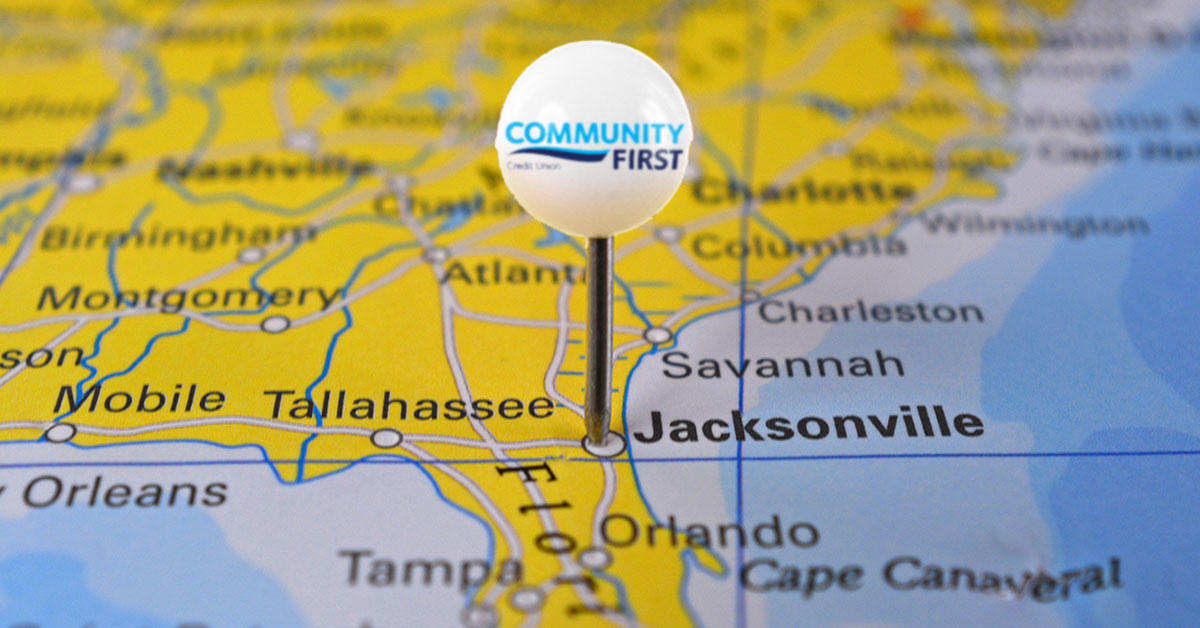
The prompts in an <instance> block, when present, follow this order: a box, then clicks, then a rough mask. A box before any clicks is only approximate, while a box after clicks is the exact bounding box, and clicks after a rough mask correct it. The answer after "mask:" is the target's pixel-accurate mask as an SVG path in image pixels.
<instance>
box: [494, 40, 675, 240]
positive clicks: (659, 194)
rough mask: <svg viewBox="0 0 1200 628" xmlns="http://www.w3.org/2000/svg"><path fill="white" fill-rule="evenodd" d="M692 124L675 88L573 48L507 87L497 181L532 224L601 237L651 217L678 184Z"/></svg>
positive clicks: (638, 59) (650, 72)
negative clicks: (501, 179) (500, 176)
mask: <svg viewBox="0 0 1200 628" xmlns="http://www.w3.org/2000/svg"><path fill="white" fill-rule="evenodd" d="M691 143H692V123H691V118H690V117H689V115H688V110H687V103H685V102H684V100H683V94H682V93H680V91H679V87H677V86H676V85H675V82H674V81H672V80H671V77H670V76H668V75H667V73H666V71H664V70H663V69H662V68H661V67H660V66H659V65H658V64H657V63H655V62H654V60H653V59H651V58H650V57H647V56H646V55H644V54H642V53H641V52H638V51H637V50H635V49H633V48H630V47H629V46H625V45H622V44H615V43H612V42H607V41H580V42H575V43H570V44H566V45H563V46H559V47H558V48H555V49H553V50H551V51H550V52H547V53H546V54H544V55H542V56H541V57H539V58H538V59H537V60H536V61H534V62H533V63H532V64H530V66H529V67H528V68H525V71H524V72H522V73H521V76H519V77H518V78H517V82H516V83H514V84H513V86H512V90H511V91H509V93H508V98H507V99H505V101H504V107H503V108H502V109H501V110H500V126H499V128H498V129H497V133H496V150H497V151H498V152H499V153H500V172H501V173H502V174H503V176H504V182H505V183H506V184H507V185H508V189H509V190H510V191H511V192H512V193H513V196H515V197H516V198H517V201H518V202H519V203H520V204H521V206H522V207H524V208H525V211H527V212H529V213H530V214H531V215H532V216H533V217H534V218H537V219H538V220H540V221H542V222H544V223H546V224H547V225H550V226H551V227H554V228H555V229H558V230H559V231H563V232H565V233H569V234H571V235H576V236H583V237H589V238H606V237H609V236H612V235H615V234H617V233H620V232H622V231H628V230H629V229H632V228H634V227H636V226H638V225H640V224H642V223H644V222H646V221H647V220H649V219H650V218H651V217H653V216H654V214H656V213H658V211H659V210H661V209H662V208H663V206H665V205H666V204H667V201H669V200H671V197H672V196H674V194H675V190H677V189H678V188H679V183H680V182H681V181H682V180H683V174H684V168H685V167H686V166H687V162H688V148H689V147H690V146H691Z"/></svg>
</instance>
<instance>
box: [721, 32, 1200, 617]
mask: <svg viewBox="0 0 1200 628" xmlns="http://www.w3.org/2000/svg"><path fill="white" fill-rule="evenodd" d="M1197 58H1198V56H1197V53H1196V52H1194V51H1192V52H1183V53H1180V54H1178V55H1176V56H1175V57H1174V58H1173V59H1170V60H1168V61H1165V62H1164V60H1163V59H1161V58H1159V59H1152V60H1150V61H1149V65H1145V64H1143V63H1142V62H1143V61H1145V60H1144V59H1143V60H1139V61H1137V62H1135V66H1136V67H1138V68H1142V69H1146V68H1148V70H1147V71H1148V72H1151V74H1149V76H1150V77H1151V78H1150V79H1149V80H1148V81H1146V82H1144V83H1142V84H1136V85H1132V86H1126V87H1127V88H1128V89H1127V91H1126V92H1124V93H1122V92H1121V91H1120V90H1117V89H1109V90H1102V91H1098V92H1097V93H1096V95H1095V99H1094V100H1095V104H1096V106H1097V108H1099V109H1105V110H1111V109H1113V108H1122V107H1123V108H1126V109H1137V110H1141V111H1161V112H1163V113H1166V114H1168V115H1170V116H1172V118H1173V122H1174V123H1176V125H1175V126H1174V127H1173V128H1172V130H1171V131H1169V132H1161V133H1158V134H1154V133H1147V132H1144V131H1143V132H1140V133H1131V132H1114V133H1111V134H1108V135H1101V136H1097V137H1096V138H1095V140H1096V141H1106V142H1112V143H1118V142H1119V143H1124V144H1126V145H1127V146H1128V147H1129V148H1130V149H1131V150H1132V151H1133V152H1134V155H1135V157H1133V158H1132V159H1130V160H1129V161H1128V162H1126V163H1123V164H1119V165H1116V166H1112V167H1109V168H1107V169H1104V170H1101V171H1099V173H1098V175H1097V176H1096V177H1094V178H1092V179H1091V180H1089V181H1088V183H1087V185H1086V186H1085V187H1084V188H1081V189H1080V190H1079V191H1078V192H1077V193H1075V194H1072V195H1070V196H1068V197H1066V198H1064V199H1061V200H1059V201H1056V202H1055V203H1054V204H1053V205H1052V206H1047V207H1040V208H1039V207H1030V208H1023V209H1022V208H1017V209H1015V210H1012V209H1011V208H1010V209H1009V210H1008V213H1015V212H1022V211H1029V212H1031V213H1034V214H1042V215H1046V214H1048V215H1060V216H1062V217H1064V218H1076V219H1082V218H1084V217H1087V216H1093V217H1125V218H1141V219H1144V220H1145V221H1146V222H1147V223H1148V224H1149V225H1150V233H1149V234H1148V235H1136V236H1129V235H1126V236H1122V237H1113V236H1109V235H1103V234H1097V235H1090V236H1087V237H1084V238H1076V239H1071V238H1061V239H1058V240H1056V241H1054V242H1053V243H1052V244H1047V241H1046V240H1045V239H1041V240H1038V239H1035V238H1020V237H1010V238H1006V239H1004V240H1001V242H1000V243H999V245H997V246H996V248H995V249H994V250H993V251H991V252H990V253H989V254H988V255H987V256H985V257H983V258H981V259H979V260H976V261H974V262H972V263H969V264H967V265H965V266H964V267H963V268H961V269H960V270H959V271H958V272H956V273H955V274H954V275H953V276H951V277H950V278H948V279H947V280H945V281H942V282H939V283H937V284H933V285H930V286H929V287H928V288H927V289H926V290H925V291H923V292H922V294H920V295H919V296H918V297H916V298H915V299H914V300H921V301H925V302H928V303H934V302H948V303H960V302H977V303H981V304H984V306H985V308H992V307H995V309H996V310H1001V311H1003V310H1004V309H1005V307H998V306H1000V305H1004V306H1008V304H1007V303H1005V304H997V303H993V301H994V298H993V295H992V294H991V293H992V292H993V291H994V289H995V287H996V286H1002V285H1012V284H1011V283H1005V282H1011V281H1012V279H1011V278H1012V277H1025V278H1027V279H1026V281H1027V284H1026V285H1025V286H1024V287H1021V288H1019V290H1020V292H1019V294H1018V295H1017V296H1016V299H1015V301H1012V303H1011V307H1007V313H1006V314H1005V316H1004V318H1003V320H1002V322H1000V324H999V326H998V329H997V327H996V326H995V325H989V326H988V331H987V332H972V331H971V330H967V331H963V332H958V331H955V332H950V333H963V334H971V333H976V334H980V333H986V334H990V336H985V337H980V336H978V335H976V336H974V337H972V336H968V335H963V336H953V335H948V333H947V332H946V331H945V330H941V331H937V332H936V333H930V332H927V331H926V330H914V329H908V330H897V329H896V328H895V327H892V328H890V329H887V330H882V329H864V328H863V327H864V326H858V327H857V328H856V327H855V326H846V327H845V328H838V329H835V330H832V331H830V333H829V334H828V335H827V336H826V337H825V339H824V340H823V341H822V343H821V344H820V346H819V347H818V348H817V349H816V350H814V351H813V352H812V354H813V355H852V354H863V353H864V352H865V351H867V350H869V349H872V348H874V347H875V346H877V345H880V346H886V347H887V348H888V350H889V352H891V353H896V354H899V355H903V356H921V357H920V359H918V360H913V361H911V362H908V363H906V364H908V365H909V367H910V369H911V370H912V373H910V374H908V376H907V377H906V378H905V379H904V381H903V382H898V381H893V382H881V381H875V382H864V383H857V382H838V383H837V384H836V387H834V386H832V385H823V384H822V383H821V382H817V383H814V382H813V381H810V380H805V379H798V380H792V381H788V380H783V381H780V382H775V383H770V384H767V385H766V386H764V387H762V388H761V389H760V390H759V401H758V403H757V404H756V405H755V406H754V407H748V408H747V409H746V412H747V415H748V416H760V417H769V416H793V417H794V416H801V415H797V414H796V413H797V412H803V411H808V410H809V409H813V410H814V411H815V412H816V413H820V412H822V411H825V410H827V409H828V408H831V407H845V408H847V411H849V410H850V409H851V408H879V410H880V411H883V410H886V409H887V408H888V407H889V406H890V407H891V408H892V410H891V411H893V412H894V411H895V409H894V408H895V406H896V404H898V403H914V404H915V403H923V402H925V400H928V399H936V400H937V401H938V402H941V403H945V404H947V405H948V406H949V405H954V406H955V407H964V408H966V409H967V410H972V409H974V410H975V411H979V412H981V414H982V415H983V416H984V417H986V420H987V421H988V423H989V425H993V426H1006V425H1007V426H1016V427H1017V429H1015V430H1012V429H1010V430H1008V431H1007V432H1006V433H1007V434H1009V435H1012V434H1019V433H1021V432H1024V433H1027V434H1028V435H1029V437H1031V439H1032V442H1031V443H1030V442H1024V443H1023V444H1022V443H1021V442H1020V439H1016V438H1015V437H1013V439H1010V440H1009V441H999V440H997V441H992V442H991V443H989V445H990V446H991V447H992V448H991V449H985V450H984V451H986V452H992V453H1000V454H1002V456H999V457H987V456H974V457H963V458H954V459H945V458H943V459H937V458H908V459H892V460H887V459H883V460H880V459H870V458H866V459H855V458H849V459H846V458H842V459H814V460H799V461H796V460H776V461H769V462H767V461H742V462H733V461H731V462H724V463H721V464H722V482H723V490H724V491H725V494H726V495H727V502H728V510H729V513H730V516H731V517H735V516H737V517H740V519H741V520H743V521H745V522H746V523H747V524H748V525H752V524H754V523H756V522H760V521H765V520H768V519H769V518H770V517H771V516H772V515H774V514H779V515H780V516H781V517H783V519H784V520H785V521H813V522H815V523H816V524H817V525H818V527H820V529H821V530H822V533H823V536H822V541H821V543H820V544H819V545H818V546H817V547H815V548H812V549H799V548H789V549H783V550H772V551H771V553H770V556H771V557H772V558H774V559H776V560H778V561H779V562H780V563H786V564H795V565H802V566H803V565H808V564H814V563H832V562H834V561H839V560H840V561H843V562H855V561H857V562H860V563H861V564H863V565H864V566H865V568H866V575H865V576H864V581H865V584H864V586H863V588H862V589H861V590H859V591H857V592H855V593H844V592H837V591H832V592H829V593H826V594H824V595H818V596H815V597H813V598H812V599H805V598H803V597H801V596H799V595H786V594H781V593H772V594H767V595H766V597H765V598H762V597H754V596H755V595H762V594H743V595H749V596H751V597H750V598H749V601H746V600H743V601H742V602H741V604H743V605H747V606H749V607H751V608H753V607H754V606H755V605H761V606H765V615H766V617H767V619H768V622H769V623H770V625H772V626H796V625H814V626H817V625H826V624H829V623H831V622H833V623H836V622H878V623H880V624H886V625H893V624H894V625H900V626H909V625H911V626H924V625H972V626H975V627H976V628H982V627H983V626H1011V625H1045V624H1060V623H1061V624H1065V625H1068V626H1079V627H1093V626H1095V627H1114V628H1115V627H1135V626H1136V627H1154V626H1163V627H1173V626H1185V625H1200V563H1198V562H1197V560H1196V557H1197V556H1200V534H1198V533H1197V532H1196V525H1197V520H1200V319H1198V318H1197V312H1200V168H1197V167H1196V162H1195V161H1192V162H1190V163H1189V162H1185V163H1182V164H1177V163H1166V162H1161V161H1153V162H1147V161H1144V160H1142V159H1140V158H1138V157H1136V153H1137V151H1138V150H1140V149H1141V145H1142V144H1143V143H1144V142H1145V141H1148V140H1161V141H1174V142H1179V143H1187V144H1191V145H1193V146H1195V145H1196V144H1197V142H1200V129H1187V128H1183V127H1182V126H1181V125H1178V122H1179V117H1178V113H1179V111H1180V107H1181V106H1183V105H1186V104H1189V103H1190V104H1192V105H1194V104H1195V103H1197V102H1200V62H1197ZM1135 75H1137V73H1136V72H1135ZM1114 95H1116V96H1114ZM1114 98H1119V99H1117V100H1114ZM1047 247H1049V248H1047ZM802 292H803V288H799V289H798V292H797V294H798V295H799V293H802ZM801 296H802V295H801ZM989 311H991V310H990V309H989ZM967 340H970V342H967ZM980 344H982V346H983V350H982V356H980V357H976V356H963V355H957V354H955V353H954V352H955V347H966V346H979V345H980ZM931 355H934V356H936V355H944V356H947V357H948V358H949V359H947V360H946V362H947V363H948V364H950V365H953V364H954V363H955V362H956V361H959V360H967V361H971V360H976V359H979V360H980V361H981V366H980V370H979V372H978V373H975V372H974V370H973V369H961V370H958V369H954V368H952V367H951V368H946V367H945V366H944V365H943V366H942V367H941V368H937V360H936V359H934V358H931V357H930V356H931ZM925 367H930V368H925ZM839 404H840V405H839ZM996 433H999V432H996ZM807 447H809V448H813V447H818V445H816V444H814V443H809V444H807ZM819 447H822V448H824V447H826V445H824V444H822V445H820V446H819ZM956 447H957V449H958V450H959V451H964V448H963V445H962V441H959V442H958V443H956V444H948V443H946V442H945V441H942V442H929V443H921V444H920V445H919V447H918V449H919V450H920V451H923V452H925V451H930V452H939V453H954V451H955V450H956ZM908 449H912V447H909V448H908ZM736 453H737V450H736V449H735V447H734V446H725V447H722V450H721V455H722V456H730V457H733V456H735V455H736ZM796 453H798V452H797V451H795V445H794V444H791V445H788V444H780V443H752V444H747V445H745V446H744V447H743V448H742V455H743V456H773V455H795V454H796ZM801 453H810V452H808V451H805V452H801ZM821 453H826V452H825V451H822V452H821ZM835 453H843V452H835ZM964 453H968V454H969V453H971V452H969V451H964ZM1031 454H1032V455H1031ZM739 483H740V485H739ZM845 487H855V488H854V490H853V491H847V490H846V488H845ZM975 530H995V531H996V532H995V533H993V534H991V535H988V534H982V535H980V534H978V533H976V532H974V531H975ZM964 531H966V532H964ZM980 537H981V538H990V537H1000V540H998V541H996V543H995V544H994V545H987V546H980V545H978V544H975V545H972V544H966V545H964V544H962V543H958V544H955V543H956V540H961V539H964V538H980ZM1013 538H1015V539H1018V541H1017V542H1015V544H1014V541H1012V539H1013ZM1022 538H1025V539H1027V541H1025V543H1026V545H1022V544H1021V543H1022V542H1021V541H1019V539H1022ZM894 539H906V540H905V541H904V544H905V546H904V547H898V546H897V543H896V542H895V541H894ZM912 539H919V540H917V541H913V540H912ZM1041 539H1048V543H1049V552H1050V553H1049V554H1045V553H1044V551H1045V550H1044V547H1045V545H1044V541H1042V540H1041ZM889 540H892V542H890V543H889ZM761 553H763V552H756V551H754V550H753V549H748V550H746V551H745V552H743V555H742V556H741V558H740V559H739V560H740V561H742V562H744V561H746V560H751V559H753V558H755V557H756V556H757V555H758V554H761ZM897 553H903V554H912V555H916V556H924V557H926V558H928V557H936V558H938V559H940V560H945V561H955V560H957V561H959V563H960V564H962V563H966V564H975V565H982V566H988V567H991V568H995V569H1002V568H1010V569H1018V570H1019V569H1021V568H1028V567H1029V566H1030V565H1032V564H1038V565H1040V566H1042V567H1044V568H1045V569H1047V570H1048V571H1049V572H1051V573H1054V572H1056V571H1062V570H1066V569H1071V568H1083V567H1086V566H1088V565H1099V564H1103V565H1109V564H1111V563H1110V561H1111V560H1112V559H1117V560H1118V561H1119V564H1120V582H1119V583H1112V582H1110V583H1108V587H1107V589H1106V590H1104V591H1102V592H1099V593H1093V594H1089V595H1078V592H1076V593H1075V594H1073V595H1072V596H1071V597H1070V598H1069V599H1067V600H1059V601H1057V602H1054V603H1052V604H1037V603H1034V602H1032V601H1028V600H1027V601H1024V602H1018V603H1002V602H1001V601H999V600H981V599H980V598H978V597H972V595H971V594H963V593H952V592H933V593H913V592H909V593H901V592H897V591H895V590H893V589H889V588H887V587H885V586H883V584H882V583H881V582H880V573H879V566H880V565H881V564H882V563H883V562H884V561H886V560H888V559H889V558H891V557H892V556H894V555H895V554H897ZM1022 564H1023V565H1024V567H1022V566H1021V565H1022ZM931 605H935V606H931ZM985 609H986V610H985ZM746 612H747V613H750V614H751V616H752V613H753V611H746ZM931 618H936V619H935V620H933V621H931ZM749 623H753V622H752V621H751V622H749Z"/></svg>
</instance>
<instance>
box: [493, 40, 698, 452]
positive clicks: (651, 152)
mask: <svg viewBox="0 0 1200 628" xmlns="http://www.w3.org/2000/svg"><path fill="white" fill-rule="evenodd" d="M691 143H692V123H691V117H690V116H689V114H688V109H687V103H686V102H684V100H683V94H682V93H680V91H679V87H678V86H676V85H675V81H673V80H671V77H670V76H669V75H667V73H666V71H664V70H663V69H662V67H660V66H659V65H658V64H657V63H655V62H654V60H653V59H651V58H650V57H647V56H646V55H644V54H642V53H641V52H638V51H637V50H635V49H633V48H630V47H629V46H625V45H622V44H616V43H612V42H607V41H580V42H574V43H570V44H566V45H563V46H559V47H558V48H555V49H553V50H551V51H550V52H547V53H546V54H544V55H542V56H541V57H538V59H537V60H535V61H534V62H533V63H532V64H530V65H529V67H528V68H525V71H524V72H522V73H521V76H519V77H517V82H516V83H514V84H513V86H512V89H511V90H510V91H509V92H508V97H507V98H506V99H505V101H504V107H503V108H502V109H501V110H500V126H499V128H498V129H497V133H496V150H497V152H499V154H500V172H501V173H502V174H503V176H504V182H505V183H506V184H507V185H508V189H509V190H510V191H511V192H512V193H513V196H515V197H516V199H517V201H518V202H519V203H520V204H521V206H522V207H524V208H525V211H527V212H529V214H530V215H532V216H533V217H534V218H537V219H538V220H540V221H542V222H544V223H546V224H547V225H549V226H551V227H553V228H555V229H558V230H559V231H562V232H564V233H568V234H570V235H574V236H580V237H584V238H587V240H588V242H587V291H588V314H587V352H588V353H587V387H586V392H585V404H584V420H585V422H586V423H587V437H586V439H585V441H584V446H585V447H587V448H588V449H589V451H592V452H593V453H597V452H602V451H607V449H609V448H606V447H605V441H606V440H607V437H608V434H609V423H610V421H611V418H612V393H611V390H612V362H613V360H612V318H613V298H612V297H613V269H612V266H613V239H612V237H613V236H614V235H616V234H618V233H621V232H623V231H628V230H630V229H633V228H634V227H637V226H638V225H641V224H642V223H644V222H646V221H647V220H650V218H651V217H653V216H654V215H655V214H657V213H658V212H659V210H661V209H662V208H663V206H665V205H666V204H667V201H669V200H671V197H672V196H674V195H675V191H676V190H677V189H678V188H679V184H680V182H681V181H682V180H683V176H684V171H685V169H686V168H687V164H688V148H689V147H690V146H691ZM589 445H590V447H589ZM613 453H614V454H615V453H617V452H613Z"/></svg>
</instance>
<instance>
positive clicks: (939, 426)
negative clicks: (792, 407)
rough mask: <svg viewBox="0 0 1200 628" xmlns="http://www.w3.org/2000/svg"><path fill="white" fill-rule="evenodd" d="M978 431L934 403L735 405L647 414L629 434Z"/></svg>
mask: <svg viewBox="0 0 1200 628" xmlns="http://www.w3.org/2000/svg"><path fill="white" fill-rule="evenodd" d="M951 436H965V437H968V438H976V437H979V436H983V419H981V418H979V417H978V416H976V415H974V414H970V413H967V412H962V413H957V414H954V413H950V412H947V411H946V409H945V408H944V407H943V406H941V405H940V404H935V405H932V406H926V405H915V406H910V405H901V406H900V407H899V411H889V412H888V413H887V414H841V415H836V416H832V417H828V418H827V417H821V416H806V417H803V418H800V419H795V420H794V419H789V418H786V417H772V418H769V419H762V418H758V417H754V418H747V417H745V416H744V415H743V414H742V412H741V411H740V410H731V411H730V413H729V418H728V419H722V418H711V419H704V420H692V419H686V418H679V419H672V420H670V421H668V420H666V419H664V418H663V416H662V413H661V412H659V411H657V410H655V411H653V412H651V413H650V426H649V427H648V428H646V429H644V430H642V431H640V432H633V437H634V438H635V439H637V440H638V441H639V442H642V443H651V444H652V443H657V442H660V441H663V440H668V441H672V442H676V443H696V442H700V441H701V440H704V441H709V442H713V443H721V442H725V441H727V440H730V439H732V440H735V441H738V442H747V441H789V440H794V439H796V438H797V437H800V438H803V439H806V440H825V439H827V438H837V439H842V440H844V439H851V438H856V439H865V438H896V437H900V438H939V437H951Z"/></svg>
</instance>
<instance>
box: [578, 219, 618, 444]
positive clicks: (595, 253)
mask: <svg viewBox="0 0 1200 628" xmlns="http://www.w3.org/2000/svg"><path fill="white" fill-rule="evenodd" d="M612 338H613V239H612V238H588V243H587V385H586V386H587V387H586V390H585V392H584V407H583V419H584V422H585V423H587V437H588V442H590V443H592V444H593V445H597V446H599V445H603V444H604V439H605V438H606V437H607V436H608V426H609V423H610V422H611V421H612V368H613V367H612V365H613V357H612Z"/></svg>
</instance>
